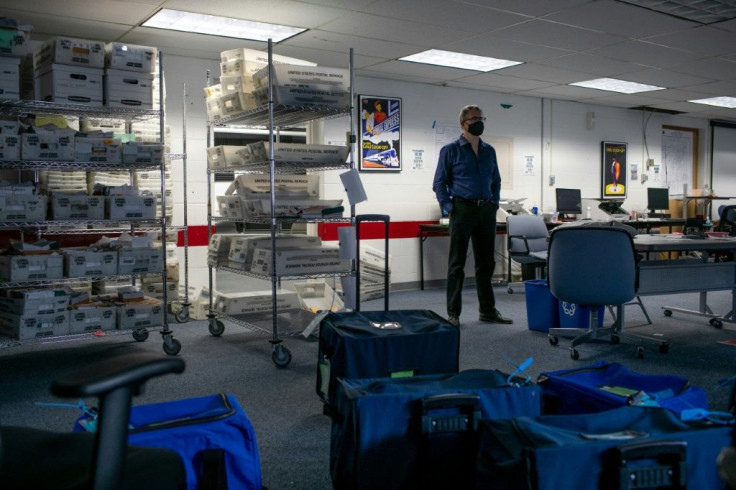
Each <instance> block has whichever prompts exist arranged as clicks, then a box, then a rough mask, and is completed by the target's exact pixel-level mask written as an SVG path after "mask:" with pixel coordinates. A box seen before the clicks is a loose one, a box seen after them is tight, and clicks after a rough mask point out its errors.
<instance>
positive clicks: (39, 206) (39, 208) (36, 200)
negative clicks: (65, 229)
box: [0, 194, 47, 221]
mask: <svg viewBox="0 0 736 490" xmlns="http://www.w3.org/2000/svg"><path fill="white" fill-rule="evenodd" d="M46 203H47V197H46V196H33V195H30V196H29V195H18V194H14V195H9V196H0V220H3V221H44V220H45V219H46V209H47V204H46Z"/></svg>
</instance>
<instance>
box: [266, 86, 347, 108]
mask: <svg viewBox="0 0 736 490" xmlns="http://www.w3.org/2000/svg"><path fill="white" fill-rule="evenodd" d="M253 98H254V99H255V102H256V104H257V105H262V104H267V103H268V87H261V88H258V89H256V90H254V91H253ZM273 103H274V104H275V105H290V106H305V105H307V106H308V105H319V106H325V107H329V108H332V109H345V108H347V107H348V106H349V105H350V92H340V91H337V90H323V89H314V88H302V87H281V86H278V85H276V86H274V87H273Z"/></svg>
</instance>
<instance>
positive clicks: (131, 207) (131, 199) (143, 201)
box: [107, 196, 156, 219]
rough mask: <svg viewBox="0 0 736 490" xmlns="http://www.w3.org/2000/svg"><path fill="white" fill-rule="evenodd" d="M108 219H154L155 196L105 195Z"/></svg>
mask: <svg viewBox="0 0 736 490" xmlns="http://www.w3.org/2000/svg"><path fill="white" fill-rule="evenodd" d="M107 217H108V218H109V219H155V218H156V198H155V197H153V196H107Z"/></svg>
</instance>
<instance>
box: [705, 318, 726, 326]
mask: <svg viewBox="0 0 736 490" xmlns="http://www.w3.org/2000/svg"><path fill="white" fill-rule="evenodd" d="M708 323H710V325H711V326H712V327H716V328H723V321H722V320H721V319H720V318H711V319H710V321H709V322H708Z"/></svg>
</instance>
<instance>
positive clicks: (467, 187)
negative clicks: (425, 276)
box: [432, 105, 513, 327]
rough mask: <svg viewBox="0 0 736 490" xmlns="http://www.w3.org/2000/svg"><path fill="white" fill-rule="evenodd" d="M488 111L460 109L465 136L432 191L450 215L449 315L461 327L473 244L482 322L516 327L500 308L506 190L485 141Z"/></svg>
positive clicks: (442, 163)
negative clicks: (501, 205) (499, 238)
mask: <svg viewBox="0 0 736 490" xmlns="http://www.w3.org/2000/svg"><path fill="white" fill-rule="evenodd" d="M485 120H486V118H485V117H483V111H481V109H480V107H478V106H476V105H468V106H465V107H463V108H462V109H461V110H460V115H459V117H458V122H459V123H460V127H461V128H462V130H463V134H462V135H461V136H460V137H459V138H458V139H457V140H455V141H453V142H452V143H449V144H447V145H445V146H444V147H442V150H440V157H439V161H438V162H437V170H436V171H435V174H434V184H433V185H432V190H434V192H435V194H436V195H437V200H438V201H439V203H440V206H442V208H443V209H444V210H446V211H447V212H449V215H450V257H449V267H448V270H447V317H448V321H449V322H450V323H451V324H453V325H455V326H456V327H457V326H460V312H461V310H462V290H463V281H464V279H465V258H466V256H467V253H468V243H469V242H470V240H472V241H473V256H474V258H475V280H476V289H477V293H478V303H479V310H480V317H479V319H480V321H482V322H491V323H513V321H512V320H511V319H509V318H504V317H502V316H501V314H500V313H499V312H498V310H497V309H496V298H495V296H494V295H493V285H492V280H493V270H494V269H495V267H496V261H495V257H494V255H495V245H496V211H497V210H498V201H499V198H500V196H499V194H500V192H501V174H500V173H499V171H498V161H497V160H496V150H494V149H493V147H492V146H491V145H489V144H488V143H486V142H484V141H483V140H481V139H480V135H481V134H483V121H485Z"/></svg>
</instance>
